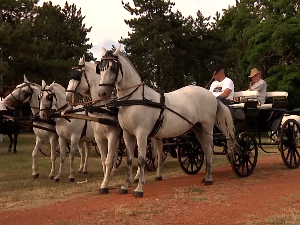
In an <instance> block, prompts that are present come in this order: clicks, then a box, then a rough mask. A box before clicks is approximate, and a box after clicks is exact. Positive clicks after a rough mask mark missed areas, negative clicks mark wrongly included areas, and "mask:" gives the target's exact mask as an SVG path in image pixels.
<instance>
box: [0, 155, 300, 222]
mask: <svg viewBox="0 0 300 225" xmlns="http://www.w3.org/2000/svg"><path fill="white" fill-rule="evenodd" d="M299 175H300V169H296V170H289V169H287V168H286V167H285V166H284V165H283V163H282V160H281V158H280V156H279V155H275V156H270V157H264V158H259V159H258V163H257V167H256V169H255V171H254V173H253V174H252V175H251V176H250V177H248V178H243V179H240V178H237V177H236V176H235V175H234V173H233V172H232V170H231V167H230V165H228V166H223V167H218V168H214V184H213V185H212V186H204V185H203V184H202V183H201V180H202V177H203V171H202V172H200V173H199V174H197V175H194V176H188V175H186V176H183V177H178V178H172V179H169V180H163V181H161V182H156V183H152V184H148V185H147V184H146V186H145V188H144V197H143V198H139V199H135V198H133V197H132V191H131V193H130V194H128V195H122V196H120V195H118V194H117V190H110V193H109V194H108V195H99V194H97V193H96V191H95V195H90V196H88V197H81V198H75V199H72V200H68V201H65V202H61V203H56V204H51V205H48V206H43V207H38V208H33V209H32V208H31V209H28V210H13V211H2V212H0V224H3V225H4V224H5V225H9V224H16V225H19V224H31V225H35V224H37V225H42V224H55V225H81V224H214V225H215V224H224V225H225V224H246V223H247V222H251V221H260V223H259V224H267V222H266V221H267V220H268V219H270V218H271V219H275V218H276V215H282V214H285V213H292V212H293V210H295V209H296V210H298V209H299V205H300V179H299ZM132 190H133V188H132ZM298 212H299V211H298Z"/></svg>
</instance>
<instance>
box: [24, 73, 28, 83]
mask: <svg viewBox="0 0 300 225" xmlns="http://www.w3.org/2000/svg"><path fill="white" fill-rule="evenodd" d="M24 82H25V83H29V81H28V80H27V78H26V76H25V74H24Z"/></svg>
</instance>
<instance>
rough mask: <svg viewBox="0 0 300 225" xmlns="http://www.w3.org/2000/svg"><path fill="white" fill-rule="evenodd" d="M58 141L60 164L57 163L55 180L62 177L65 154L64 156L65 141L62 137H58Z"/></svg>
mask: <svg viewBox="0 0 300 225" xmlns="http://www.w3.org/2000/svg"><path fill="white" fill-rule="evenodd" d="M58 143H59V149H60V164H59V171H58V174H57V175H56V177H54V181H55V182H58V181H60V179H61V177H62V173H63V170H64V163H65V156H66V148H67V141H66V140H64V139H63V138H61V137H59V138H58Z"/></svg>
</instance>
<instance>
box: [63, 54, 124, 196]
mask: <svg viewBox="0 0 300 225" xmlns="http://www.w3.org/2000/svg"><path fill="white" fill-rule="evenodd" d="M73 69H74V71H73V76H72V77H71V80H70V81H69V85H68V87H67V90H66V99H67V102H69V104H70V105H71V104H72V99H73V97H74V96H73V95H84V94H86V93H87V92H88V91H90V94H91V97H92V100H93V101H95V100H99V99H100V98H99V96H98V86H99V81H100V76H99V75H98V74H97V73H96V64H95V63H92V62H85V57H84V56H83V57H82V58H81V59H80V60H79V62H78V66H77V67H75V68H73ZM104 103H105V102H101V104H104ZM97 105H98V104H95V106H97ZM105 109H106V108H105ZM95 111H96V110H95ZM89 115H90V116H96V117H101V118H108V119H111V120H115V121H117V118H116V116H112V115H109V114H103V113H97V112H93V114H89ZM91 124H92V127H93V130H94V135H95V141H96V143H97V145H98V147H99V150H100V152H101V160H102V165H103V172H104V179H103V182H102V184H101V187H100V189H99V192H100V193H101V194H107V193H108V183H109V178H110V175H111V172H112V169H113V168H114V169H115V168H116V160H117V157H118V148H119V136H120V132H121V128H120V127H116V126H109V125H104V124H100V123H98V122H91Z"/></svg>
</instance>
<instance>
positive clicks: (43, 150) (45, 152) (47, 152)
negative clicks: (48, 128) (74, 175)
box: [40, 142, 70, 157]
mask: <svg viewBox="0 0 300 225" xmlns="http://www.w3.org/2000/svg"><path fill="white" fill-rule="evenodd" d="M67 147H68V148H69V152H70V146H69V145H68V146H67ZM40 152H41V153H42V154H43V155H44V156H47V157H50V155H51V145H50V143H49V142H45V143H44V144H43V145H42V147H41V148H40ZM59 153H60V151H59V145H58V144H57V146H56V155H57V156H59Z"/></svg>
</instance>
